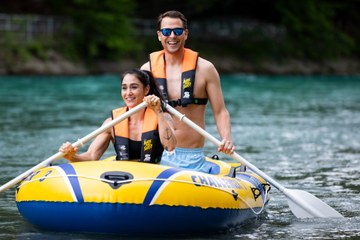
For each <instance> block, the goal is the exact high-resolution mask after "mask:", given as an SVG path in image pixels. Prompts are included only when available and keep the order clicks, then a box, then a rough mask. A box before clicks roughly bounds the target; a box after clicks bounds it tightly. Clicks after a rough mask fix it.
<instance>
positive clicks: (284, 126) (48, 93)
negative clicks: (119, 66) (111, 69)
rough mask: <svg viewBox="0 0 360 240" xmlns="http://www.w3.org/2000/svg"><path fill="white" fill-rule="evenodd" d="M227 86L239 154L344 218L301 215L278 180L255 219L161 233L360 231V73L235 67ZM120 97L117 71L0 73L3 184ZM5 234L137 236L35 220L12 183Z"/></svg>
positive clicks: (1, 206) (227, 235)
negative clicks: (263, 72) (50, 227)
mask: <svg viewBox="0 0 360 240" xmlns="http://www.w3.org/2000/svg"><path fill="white" fill-rule="evenodd" d="M222 89H223V92H224V97H225V102H226V105H227V108H228V110H229V112H230V114H231V117H232V135H233V140H234V142H235V143H236V146H237V153H239V154H240V155H241V156H242V157H244V158H245V159H247V160H248V161H250V162H251V163H253V164H254V165H255V166H257V167H258V168H259V169H261V170H262V171H264V172H265V173H266V174H267V175H269V176H271V177H272V178H274V179H276V180H277V181H278V182H280V184H282V185H283V186H285V187H287V188H294V189H301V190H305V191H308V192H310V193H312V194H313V195H315V196H317V197H318V198H320V199H321V200H322V201H324V202H326V203H327V204H329V205H330V206H332V207H333V208H335V209H336V210H337V211H339V212H340V213H341V214H342V215H343V216H344V218H342V219H329V218H313V219H297V218H296V217H295V216H294V215H293V214H292V212H291V211H290V210H289V208H288V204H287V200H286V197H285V196H284V195H283V194H282V193H280V192H279V191H278V190H277V189H275V188H273V189H272V191H271V200H270V203H269V205H268V207H267V211H266V213H265V214H263V215H261V216H260V217H259V218H258V219H255V220H253V221H250V222H248V223H244V224H243V225H241V226H238V227H237V228H235V229H231V230H229V231H227V232H222V233H216V234H214V233H211V234H208V235H201V236H191V235H190V236H182V237H180V236H179V237H177V236H171V237H170V236H167V237H164V239H359V238H360V77H356V76H353V77H346V76H256V75H242V74H237V75H236V74H235V75H226V76H222ZM122 104H123V103H122V100H121V96H120V81H119V79H118V77H117V76H113V75H104V76H87V77H44V76H41V77H39V76H31V77H26V76H22V77H15V76H11V77H4V76H2V77H0V136H1V137H0V173H1V174H0V184H1V185H3V184H5V183H6V182H8V181H10V180H11V179H13V178H15V177H16V176H18V175H20V174H21V173H22V172H24V171H26V170H28V169H30V168H31V167H33V166H35V165H36V164H37V163H39V162H41V161H43V160H44V159H47V158H48V157H50V156H52V155H53V154H55V153H56V152H57V149H58V147H59V146H60V145H61V144H62V142H64V141H71V142H75V141H76V140H77V139H78V138H81V137H83V136H85V135H87V134H88V133H90V132H91V131H93V130H95V129H96V128H98V127H99V126H100V125H101V124H102V122H103V120H104V119H105V118H107V117H108V116H109V114H110V111H111V110H112V109H114V108H117V107H119V106H121V105H122ZM206 114H207V115H208V117H207V124H206V129H207V131H208V132H210V133H211V134H213V135H214V136H216V137H217V138H218V135H217V132H216V127H215V125H214V120H213V118H212V116H211V108H210V107H208V111H207V113H206ZM87 146H88V145H86V147H87ZM205 152H206V154H207V155H209V156H211V155H213V154H214V153H216V148H215V147H214V146H213V144H212V143H210V142H206V145H205ZM110 155H113V149H112V148H111V147H110V148H109V150H108V151H107V152H106V154H105V156H110ZM220 158H222V159H224V160H228V161H230V160H231V159H229V158H228V157H226V156H224V155H221V154H220ZM62 162H65V160H60V161H59V163H62ZM54 217H56V216H54ZM69 221H71V219H69ZM159 224H161V223H159ZM194 224H196V223H194ZM0 239H50V240H51V239H77V240H80V239H135V238H132V237H129V236H127V237H126V236H109V235H90V234H74V233H54V232H47V231H43V230H39V229H36V228H34V227H32V226H31V225H29V224H28V223H27V222H26V221H24V219H23V218H22V217H21V215H20V214H19V212H18V210H17V207H16V203H15V188H11V189H8V190H6V191H4V192H2V193H0ZM141 239H143V238H141Z"/></svg>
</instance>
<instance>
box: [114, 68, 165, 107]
mask: <svg viewBox="0 0 360 240" xmlns="http://www.w3.org/2000/svg"><path fill="white" fill-rule="evenodd" d="M127 74H131V75H135V76H136V78H137V79H139V81H140V82H141V83H142V85H143V86H144V88H145V87H147V86H148V85H149V86H150V90H149V93H148V94H147V95H151V94H153V95H155V96H157V97H159V98H160V101H161V109H162V110H163V111H164V112H165V111H166V108H165V103H166V101H165V98H164V96H163V95H162V93H161V91H160V88H159V86H158V84H157V83H156V81H155V79H154V77H153V75H152V73H151V72H150V71H147V70H141V69H138V68H133V69H131V70H128V71H126V72H124V73H123V74H122V76H121V83H122V80H123V79H124V77H125V75H127Z"/></svg>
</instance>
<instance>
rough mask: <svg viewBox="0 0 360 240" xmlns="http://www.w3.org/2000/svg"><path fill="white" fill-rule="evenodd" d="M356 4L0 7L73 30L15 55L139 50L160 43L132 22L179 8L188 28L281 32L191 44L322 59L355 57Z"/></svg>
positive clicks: (90, 55)
mask: <svg viewBox="0 0 360 240" xmlns="http://www.w3.org/2000/svg"><path fill="white" fill-rule="evenodd" d="M359 7H360V1H358V0H344V1H336V0H301V1H296V0H242V1H237V0H197V1H193V0H185V1H178V0H177V1H175V0H166V1H165V0H146V1H141V0H137V1H132V0H102V1H99V0H27V1H23V0H1V4H0V13H6V14H36V15H46V16H62V17H66V18H69V19H71V22H72V26H71V28H70V29H71V31H70V32H71V34H70V35H69V36H68V37H67V38H58V39H57V40H55V41H54V40H53V41H50V42H46V43H45V42H40V43H39V41H38V42H36V43H30V44H27V45H26V46H21V45H19V44H18V45H16V46H15V47H14V48H15V49H12V48H10V49H12V50H11V51H13V52H15V53H17V52H19V51H18V50H16V48H20V47H23V48H30V51H34V50H33V49H34V45H35V46H36V47H35V49H36V52H41V51H42V50H43V49H46V48H53V49H55V50H56V49H61V52H62V53H63V54H64V55H66V56H68V57H70V58H81V59H87V60H90V61H91V60H96V59H121V58H123V57H128V56H132V57H133V56H137V54H139V55H141V56H142V53H144V52H146V53H148V51H151V50H153V49H155V48H158V47H159V46H158V45H155V44H158V43H157V42H156V39H155V29H154V35H153V36H142V35H141V34H140V35H139V33H138V32H137V31H136V28H135V27H134V25H133V21H132V20H133V19H151V20H155V19H156V18H157V16H158V15H159V14H160V13H161V12H164V11H167V10H179V11H181V12H183V13H184V14H185V15H186V16H187V18H188V20H189V22H190V26H191V22H192V21H200V22H201V21H210V22H211V21H217V20H218V21H234V20H239V19H240V20H241V19H242V20H252V21H256V23H260V24H272V25H274V26H277V27H278V28H279V29H284V30H285V31H284V32H283V34H282V35H281V37H278V36H277V37H274V36H268V35H266V34H264V32H262V31H259V30H257V29H256V28H253V29H250V30H244V32H243V33H242V35H241V37H235V38H223V39H222V38H217V39H211V38H206V37H205V36H204V37H203V38H201V35H200V36H198V37H197V38H196V39H192V38H190V39H189V46H191V47H196V48H198V49H199V48H200V50H201V49H202V48H204V49H205V48H207V49H208V50H207V51H208V52H209V49H211V51H212V52H214V53H217V52H221V53H223V54H232V55H236V56H240V57H243V58H247V59H250V60H254V61H257V60H259V59H264V58H266V59H275V58H276V59H279V58H285V59H286V58H297V59H311V60H323V59H337V58H349V57H350V58H358V57H359V56H360V47H359V44H358V43H359V39H360V31H359V30H358V26H359V25H360V15H359V14H358V12H359V10H360V8H359ZM138 31H139V30H138ZM190 31H191V28H190ZM7 37H8V38H10V39H11V36H10V37H9V36H7ZM0 38H1V37H0ZM3 42H4V41H3ZM5 44H7V41H5ZM6 49H9V48H6ZM204 51H206V50H204ZM0 57H1V56H0Z"/></svg>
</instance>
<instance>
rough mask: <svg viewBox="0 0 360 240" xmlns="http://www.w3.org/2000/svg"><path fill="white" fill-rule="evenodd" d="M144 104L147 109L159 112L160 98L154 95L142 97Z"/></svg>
mask: <svg viewBox="0 0 360 240" xmlns="http://www.w3.org/2000/svg"><path fill="white" fill-rule="evenodd" d="M144 102H146V103H147V104H148V108H150V109H151V110H153V111H154V112H156V113H159V112H161V102H160V98H159V97H157V96H155V95H148V96H145V97H144Z"/></svg>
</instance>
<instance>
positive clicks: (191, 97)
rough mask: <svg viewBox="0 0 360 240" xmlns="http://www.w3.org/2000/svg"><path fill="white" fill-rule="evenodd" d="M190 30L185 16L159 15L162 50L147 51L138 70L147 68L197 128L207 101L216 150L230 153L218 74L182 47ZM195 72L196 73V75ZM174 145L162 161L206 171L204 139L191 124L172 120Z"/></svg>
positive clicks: (202, 123)
mask: <svg viewBox="0 0 360 240" xmlns="http://www.w3.org/2000/svg"><path fill="white" fill-rule="evenodd" d="M188 34H189V30H188V27H187V20H186V18H185V16H184V15H183V14H182V13H180V12H178V11H168V12H165V13H163V14H161V15H160V16H159V18H158V30H157V36H158V40H159V41H160V42H161V44H162V46H163V50H162V51H159V52H155V53H151V54H150V60H149V62H147V63H145V64H144V65H143V66H142V67H141V69H144V70H149V71H151V72H152V73H153V75H154V77H155V78H156V80H157V81H158V83H159V84H160V88H161V89H162V90H163V94H164V96H165V97H166V98H167V99H168V103H169V104H170V105H172V106H174V107H175V108H176V109H177V110H178V111H179V112H181V113H182V114H185V115H186V117H188V118H189V119H190V120H192V121H193V122H195V123H196V124H197V125H199V126H200V127H202V128H204V127H205V110H206V103H207V100H209V101H210V104H211V107H212V111H213V114H214V118H215V121H216V126H217V129H218V132H219V134H220V136H221V138H222V141H221V145H220V147H219V148H218V151H219V152H223V153H225V154H231V153H233V151H234V149H235V146H234V145H233V143H232V140H231V123H230V115H229V112H228V111H227V109H226V107H225V103H224V99H223V94H222V91H221V85H220V77H219V74H218V72H217V70H216V69H215V67H214V65H213V64H212V63H211V62H209V61H207V60H205V59H203V58H200V57H198V54H197V53H196V52H194V51H192V50H190V49H186V48H185V42H186V40H187V38H188ZM195 73H196V74H195ZM174 126H175V136H176V139H177V145H176V148H175V150H174V151H173V152H167V151H164V154H163V156H162V160H161V164H163V165H169V166H176V167H182V168H191V169H194V170H197V171H202V172H209V171H210V168H211V167H210V166H208V165H207V164H205V156H204V153H203V146H204V143H205V139H204V137H203V136H201V135H200V134H199V133H197V132H196V131H195V130H193V129H192V128H191V127H189V126H187V125H186V124H185V123H183V122H181V121H180V120H178V119H174Z"/></svg>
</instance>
